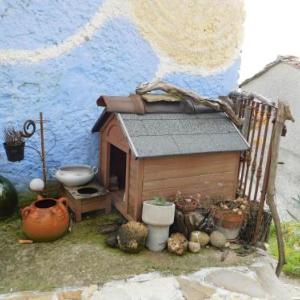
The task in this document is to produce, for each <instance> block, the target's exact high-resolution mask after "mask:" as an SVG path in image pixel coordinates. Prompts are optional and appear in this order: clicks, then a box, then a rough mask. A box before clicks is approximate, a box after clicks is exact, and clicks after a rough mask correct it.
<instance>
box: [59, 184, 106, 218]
mask: <svg viewBox="0 0 300 300" xmlns="http://www.w3.org/2000/svg"><path fill="white" fill-rule="evenodd" d="M93 190H94V191H93ZM62 194H63V196H64V197H66V198H68V199H69V207H70V209H71V210H72V211H73V213H74V214H75V220H76V222H80V221H81V220H82V214H83V213H86V212H91V211H95V210H99V209H105V213H106V214H108V213H110V212H111V199H110V197H109V191H108V190H107V189H105V188H104V187H103V186H100V185H99V184H98V183H96V182H94V183H90V184H87V185H85V186H80V187H67V186H64V187H63V189H62Z"/></svg>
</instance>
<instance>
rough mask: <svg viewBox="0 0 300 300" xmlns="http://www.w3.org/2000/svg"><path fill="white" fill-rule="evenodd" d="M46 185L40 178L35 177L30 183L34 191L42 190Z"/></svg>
mask: <svg viewBox="0 0 300 300" xmlns="http://www.w3.org/2000/svg"><path fill="white" fill-rule="evenodd" d="M44 187H45V183H44V181H43V180H42V179H40V178H34V179H32V180H31V181H30V183H29V188H30V189H31V190H32V191H34V192H41V191H42V190H43V189H44Z"/></svg>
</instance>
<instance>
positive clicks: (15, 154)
mask: <svg viewBox="0 0 300 300" xmlns="http://www.w3.org/2000/svg"><path fill="white" fill-rule="evenodd" d="M3 146H4V148H5V152H6V156H7V159H8V160H9V161H12V162H15V161H20V160H23V159H24V148H25V142H22V143H21V144H7V143H3Z"/></svg>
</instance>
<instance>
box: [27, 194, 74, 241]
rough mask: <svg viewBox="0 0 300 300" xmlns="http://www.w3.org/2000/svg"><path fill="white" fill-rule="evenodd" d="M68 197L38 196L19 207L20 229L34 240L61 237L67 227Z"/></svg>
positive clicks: (49, 239) (68, 220)
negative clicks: (30, 202) (38, 197)
mask: <svg viewBox="0 0 300 300" xmlns="http://www.w3.org/2000/svg"><path fill="white" fill-rule="evenodd" d="M67 203H68V199H66V198H60V199H52V198H40V199H38V200H37V201H34V202H33V203H32V204H31V205H30V206H27V207H25V208H24V209H21V215H22V220H23V222H22V223H23V224H22V229H23V231H24V233H25V234H26V236H27V237H28V238H29V239H31V240H33V241H36V242H49V241H53V240H56V239H58V238H59V237H61V236H62V235H63V234H64V233H65V232H66V231H67V229H68V227H69V222H70V216H69V213H68V208H67V205H68V204H67Z"/></svg>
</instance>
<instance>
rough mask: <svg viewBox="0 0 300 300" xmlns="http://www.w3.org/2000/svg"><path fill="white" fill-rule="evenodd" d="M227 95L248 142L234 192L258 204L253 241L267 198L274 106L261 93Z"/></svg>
mask: <svg viewBox="0 0 300 300" xmlns="http://www.w3.org/2000/svg"><path fill="white" fill-rule="evenodd" d="M229 98H230V99H231V101H232V102H233V107H234V110H235V113H236V114H237V115H238V116H239V118H241V119H243V120H244V121H243V125H242V127H241V128H240V130H241V132H242V134H243V135H244V137H245V139H246V140H247V141H248V143H249V145H250V149H249V150H248V151H245V152H244V153H242V155H241V161H240V167H239V186H238V191H237V194H238V195H239V196H241V197H246V198H247V199H248V200H249V201H251V203H252V204H257V207H258V212H257V218H256V226H255V228H253V234H252V236H251V239H252V242H256V241H257V239H259V238H261V237H258V230H259V227H260V225H261V222H262V216H263V210H264V204H265V201H266V193H267V185H268V178H269V171H270V157H271V137H272V132H273V129H274V123H275V119H276V114H277V107H276V105H275V104H274V103H272V102H269V101H268V100H267V99H265V98H263V97H261V96H258V95H256V96H254V95H253V94H246V93H244V92H232V93H231V94H230V95H229ZM252 201H254V202H255V203H253V202H252ZM251 207H253V205H251Z"/></svg>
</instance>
